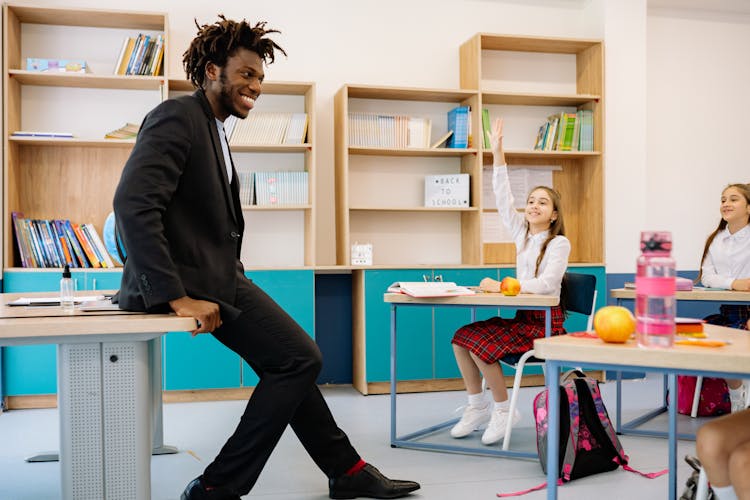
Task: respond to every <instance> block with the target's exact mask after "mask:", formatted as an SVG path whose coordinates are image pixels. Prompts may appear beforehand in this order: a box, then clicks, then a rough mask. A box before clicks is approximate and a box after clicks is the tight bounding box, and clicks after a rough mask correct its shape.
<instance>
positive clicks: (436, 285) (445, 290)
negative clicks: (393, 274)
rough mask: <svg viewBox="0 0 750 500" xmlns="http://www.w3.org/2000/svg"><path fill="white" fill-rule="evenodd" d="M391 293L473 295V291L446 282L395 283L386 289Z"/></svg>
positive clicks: (446, 295) (443, 295) (420, 295)
mask: <svg viewBox="0 0 750 500" xmlns="http://www.w3.org/2000/svg"><path fill="white" fill-rule="evenodd" d="M388 291H389V292H391V293H405V294H406V295H411V296H412V297H453V296H456V295H473V294H474V290H472V289H470V288H467V287H465V286H460V285H456V284H455V283H451V282H447V281H397V282H396V283H393V284H392V285H391V286H389V287H388Z"/></svg>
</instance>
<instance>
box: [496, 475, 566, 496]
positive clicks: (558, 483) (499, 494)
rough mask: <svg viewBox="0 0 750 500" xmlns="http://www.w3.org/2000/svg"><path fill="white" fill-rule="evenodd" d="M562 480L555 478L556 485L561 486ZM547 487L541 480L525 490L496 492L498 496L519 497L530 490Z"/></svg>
mask: <svg viewBox="0 0 750 500" xmlns="http://www.w3.org/2000/svg"><path fill="white" fill-rule="evenodd" d="M562 484H563V482H562V479H558V480H557V485H558V486H562ZM546 487H547V481H545V482H543V483H542V484H538V485H536V486H534V487H533V488H529V489H527V490H521V491H514V492H513V493H498V494H497V496H498V498H506V497H520V496H521V495H525V494H527V493H531V492H532V491H539V490H543V489H544V488H546Z"/></svg>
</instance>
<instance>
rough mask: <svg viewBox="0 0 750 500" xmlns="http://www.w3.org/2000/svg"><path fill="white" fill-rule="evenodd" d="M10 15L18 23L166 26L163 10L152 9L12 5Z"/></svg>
mask: <svg viewBox="0 0 750 500" xmlns="http://www.w3.org/2000/svg"><path fill="white" fill-rule="evenodd" d="M12 11H13V16H14V18H15V19H17V20H18V21H19V22H21V23H29V24H50V25H57V26H82V27H93V28H122V29H142V30H154V31H162V30H164V27H165V26H166V24H165V22H164V20H165V16H164V15H163V14H156V13H153V12H124V11H118V10H98V9H50V8H40V7H28V6H23V5H13V6H12Z"/></svg>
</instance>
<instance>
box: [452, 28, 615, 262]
mask: <svg viewBox="0 0 750 500" xmlns="http://www.w3.org/2000/svg"><path fill="white" fill-rule="evenodd" d="M603 54H604V47H603V44H602V42H601V41H600V40H589V39H568V38H553V37H528V36H514V35H501V34H491V33H478V34H476V35H474V36H473V37H471V38H470V39H469V40H467V41H466V42H464V43H463V44H462V45H461V47H460V49H459V61H460V86H461V87H462V88H465V89H479V90H478V91H477V92H478V94H479V95H478V100H479V106H478V109H487V110H488V111H489V114H490V117H491V119H492V118H495V117H500V116H501V117H503V118H504V127H505V128H504V135H505V137H506V140H505V147H506V151H505V156H506V160H507V161H508V164H509V165H511V166H519V167H530V168H533V167H535V166H540V167H542V166H547V167H548V166H551V165H552V166H558V167H560V169H559V170H555V171H554V173H553V175H552V184H553V187H554V188H556V189H557V190H558V191H559V192H560V193H561V195H562V199H563V200H562V201H563V215H564V217H565V226H566V230H567V233H566V236H567V237H568V239H570V241H571V254H570V263H571V264H573V263H576V264H584V265H588V264H598V263H601V262H603V261H604V260H605V259H604V216H603V213H604V200H603V191H604V151H603V140H602V139H603V137H604V127H603V125H602V124H603V119H604V99H603V97H602V93H603V91H604V55H603ZM578 110H587V111H591V112H592V114H593V123H594V125H593V151H556V150H555V151H536V150H532V149H529V148H530V146H533V139H534V137H536V134H537V130H538V127H539V125H541V124H543V123H545V121H546V120H547V118H548V116H549V115H554V114H559V113H561V112H563V111H564V112H565V113H575V112H576V111H578ZM472 120H473V123H472V129H473V130H482V120H481V116H480V113H475V114H474V116H473V117H472ZM519 146H520V147H519ZM524 146H525V147H524ZM477 157H478V161H479V162H480V163H482V166H483V168H489V167H491V166H492V154H491V152H490V151H488V150H482V151H481V154H479V155H477ZM493 202H494V201H493ZM491 204H492V203H490V205H491ZM482 206H484V204H483V205H482ZM482 217H496V212H493V211H491V210H484V209H483V210H482ZM485 240H487V241H486V242H485ZM476 244H477V245H478V246H480V247H481V255H482V257H481V262H482V263H483V264H513V263H514V261H515V250H514V248H513V244H512V243H511V242H504V243H497V242H494V241H492V239H491V238H485V237H482V238H481V239H479V240H478V241H477V242H476Z"/></svg>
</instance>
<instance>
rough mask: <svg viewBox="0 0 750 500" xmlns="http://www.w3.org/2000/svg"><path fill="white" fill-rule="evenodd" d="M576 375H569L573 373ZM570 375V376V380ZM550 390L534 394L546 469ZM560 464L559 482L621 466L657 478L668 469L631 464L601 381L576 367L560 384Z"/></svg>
mask: <svg viewBox="0 0 750 500" xmlns="http://www.w3.org/2000/svg"><path fill="white" fill-rule="evenodd" d="M571 374H572V375H575V377H572V378H568V376H569V375H571ZM566 379H567V380H566ZM547 417H548V408H547V391H546V390H544V391H542V392H540V393H539V394H537V396H536V398H534V420H535V421H536V437H537V439H536V443H537V450H538V451H539V461H540V462H541V464H542V471H544V473H545V474H546V473H547ZM558 456H559V457H560V462H559V463H560V468H559V470H558V476H559V479H558V483H557V484H558V485H561V484H563V483H567V482H568V481H572V480H573V479H578V478H581V477H586V476H590V475H592V474H598V473H599V472H608V471H611V470H614V469H616V468H618V467H620V466H622V468H623V469H625V470H627V471H630V472H635V473H637V474H640V475H642V476H644V477H648V478H655V477H658V476H661V475H662V474H666V473H667V469H665V470H663V471H660V472H656V473H650V474H645V473H642V472H639V471H637V470H635V469H633V468H631V467H629V466H628V456H627V455H626V454H625V452H624V451H623V449H622V445H621V444H620V440H619V439H618V438H617V434H616V433H615V429H614V427H613V426H612V422H611V421H610V420H609V415H608V414H607V409H606V408H605V407H604V401H602V396H601V393H600V392H599V383H598V382H597V381H596V380H595V379H592V378H589V377H587V376H586V375H585V374H584V373H583V372H581V371H578V370H573V371H571V372H568V373H567V374H566V375H565V376H563V378H562V382H561V384H560V442H559V454H558ZM546 486H547V483H546V482H545V483H542V484H540V485H539V486H536V487H534V488H531V489H528V490H524V491H519V492H515V493H498V494H497V496H498V497H509V496H516V495H522V494H525V493H529V492H531V491H536V490H540V489H543V488H545V487H546Z"/></svg>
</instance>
